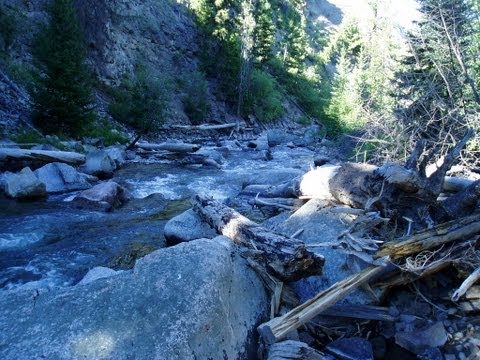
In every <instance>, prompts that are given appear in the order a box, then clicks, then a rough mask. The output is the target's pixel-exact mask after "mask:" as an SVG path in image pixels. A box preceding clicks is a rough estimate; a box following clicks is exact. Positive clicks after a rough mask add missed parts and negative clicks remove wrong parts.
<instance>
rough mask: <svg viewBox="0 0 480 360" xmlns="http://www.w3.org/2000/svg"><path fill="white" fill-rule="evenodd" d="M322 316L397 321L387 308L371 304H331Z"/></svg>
mask: <svg viewBox="0 0 480 360" xmlns="http://www.w3.org/2000/svg"><path fill="white" fill-rule="evenodd" d="M321 315H322V316H335V317H346V318H353V319H364V320H378V321H397V318H396V317H395V316H392V315H390V312H389V309H388V308H386V307H381V306H371V305H333V306H331V307H330V308H328V309H326V310H324V311H323V312H322V313H321Z"/></svg>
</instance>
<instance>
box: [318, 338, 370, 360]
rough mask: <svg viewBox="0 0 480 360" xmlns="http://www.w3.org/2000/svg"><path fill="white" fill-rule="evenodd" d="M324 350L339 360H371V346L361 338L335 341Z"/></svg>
mask: <svg viewBox="0 0 480 360" xmlns="http://www.w3.org/2000/svg"><path fill="white" fill-rule="evenodd" d="M326 350H327V351H328V352H329V353H330V354H332V355H334V356H335V358H336V359H339V360H373V350H372V344H371V343H370V342H369V341H368V340H365V339H362V338H361V337H350V338H342V339H338V340H335V341H333V342H331V343H330V344H328V345H327V347H326Z"/></svg>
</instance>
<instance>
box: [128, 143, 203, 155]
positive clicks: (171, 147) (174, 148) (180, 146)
mask: <svg viewBox="0 0 480 360" xmlns="http://www.w3.org/2000/svg"><path fill="white" fill-rule="evenodd" d="M136 146H137V147H139V148H141V149H144V150H166V151H170V152H177V153H193V152H195V151H198V150H199V149H200V148H201V146H200V145H196V144H186V143H161V144H150V143H142V142H138V143H137V144H136Z"/></svg>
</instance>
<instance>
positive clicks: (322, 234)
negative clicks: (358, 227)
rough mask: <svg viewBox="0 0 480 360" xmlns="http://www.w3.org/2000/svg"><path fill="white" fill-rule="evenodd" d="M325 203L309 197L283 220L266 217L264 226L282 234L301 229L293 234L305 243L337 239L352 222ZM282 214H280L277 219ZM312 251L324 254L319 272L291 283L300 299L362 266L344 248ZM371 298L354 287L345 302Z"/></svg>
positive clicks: (287, 234)
mask: <svg viewBox="0 0 480 360" xmlns="http://www.w3.org/2000/svg"><path fill="white" fill-rule="evenodd" d="M327 204H328V203H327V202H326V201H324V200H320V199H312V200H310V201H308V202H307V203H306V204H305V205H303V206H302V207H301V208H300V209H298V210H297V211H296V212H295V213H293V214H292V215H291V216H290V217H289V218H288V219H287V220H285V221H278V222H276V221H275V219H270V220H268V221H267V222H266V223H265V224H264V226H267V227H269V228H270V229H272V230H274V231H276V232H279V233H281V234H283V235H286V236H291V235H293V234H295V233H296V232H298V231H299V230H303V231H302V233H301V234H300V235H299V236H298V237H297V238H298V239H299V240H302V241H304V242H305V243H306V244H320V243H321V244H325V245H327V244H329V243H330V244H331V243H337V242H338V235H340V234H341V233H343V232H345V231H346V230H347V229H348V227H349V224H350V223H351V221H352V217H351V216H350V215H348V214H346V213H343V214H342V213H339V212H333V211H331V210H330V208H329V207H327ZM284 216H285V215H280V217H281V220H283V217H284ZM311 250H312V251H314V252H315V253H318V254H320V255H323V256H324V257H325V265H324V267H323V274H322V275H320V276H310V277H307V278H304V279H301V280H299V281H297V282H295V283H294V284H293V287H294V289H295V291H296V293H297V295H298V296H299V298H300V301H301V302H305V301H307V300H308V299H311V298H312V297H314V296H315V295H317V294H318V293H319V292H320V291H322V290H325V289H327V288H328V287H330V286H331V285H333V284H335V283H336V282H338V281H341V280H343V279H345V278H347V277H348V276H350V275H352V274H355V273H357V272H358V271H359V269H358V268H356V266H362V265H364V264H360V265H359V263H358V262H357V261H356V259H352V258H351V255H347V254H346V253H345V251H344V250H342V249H339V248H332V247H331V246H322V247H313V248H311ZM370 300H371V298H370V297H369V296H368V294H366V293H365V292H364V291H363V290H356V291H354V292H353V293H352V294H350V295H349V296H347V297H346V298H345V301H346V302H348V303H356V304H363V303H369V302H370Z"/></svg>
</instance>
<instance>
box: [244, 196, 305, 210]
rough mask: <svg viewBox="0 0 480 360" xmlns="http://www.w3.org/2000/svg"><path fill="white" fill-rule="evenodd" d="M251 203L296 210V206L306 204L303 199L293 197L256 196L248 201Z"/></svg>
mask: <svg viewBox="0 0 480 360" xmlns="http://www.w3.org/2000/svg"><path fill="white" fill-rule="evenodd" d="M248 203H249V204H250V205H255V206H267V207H274V208H279V209H284V210H294V209H295V208H299V207H300V206H302V205H303V204H304V202H303V201H301V200H298V199H292V198H269V199H264V198H259V197H258V196H256V197H255V198H253V199H251V200H249V201H248Z"/></svg>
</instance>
